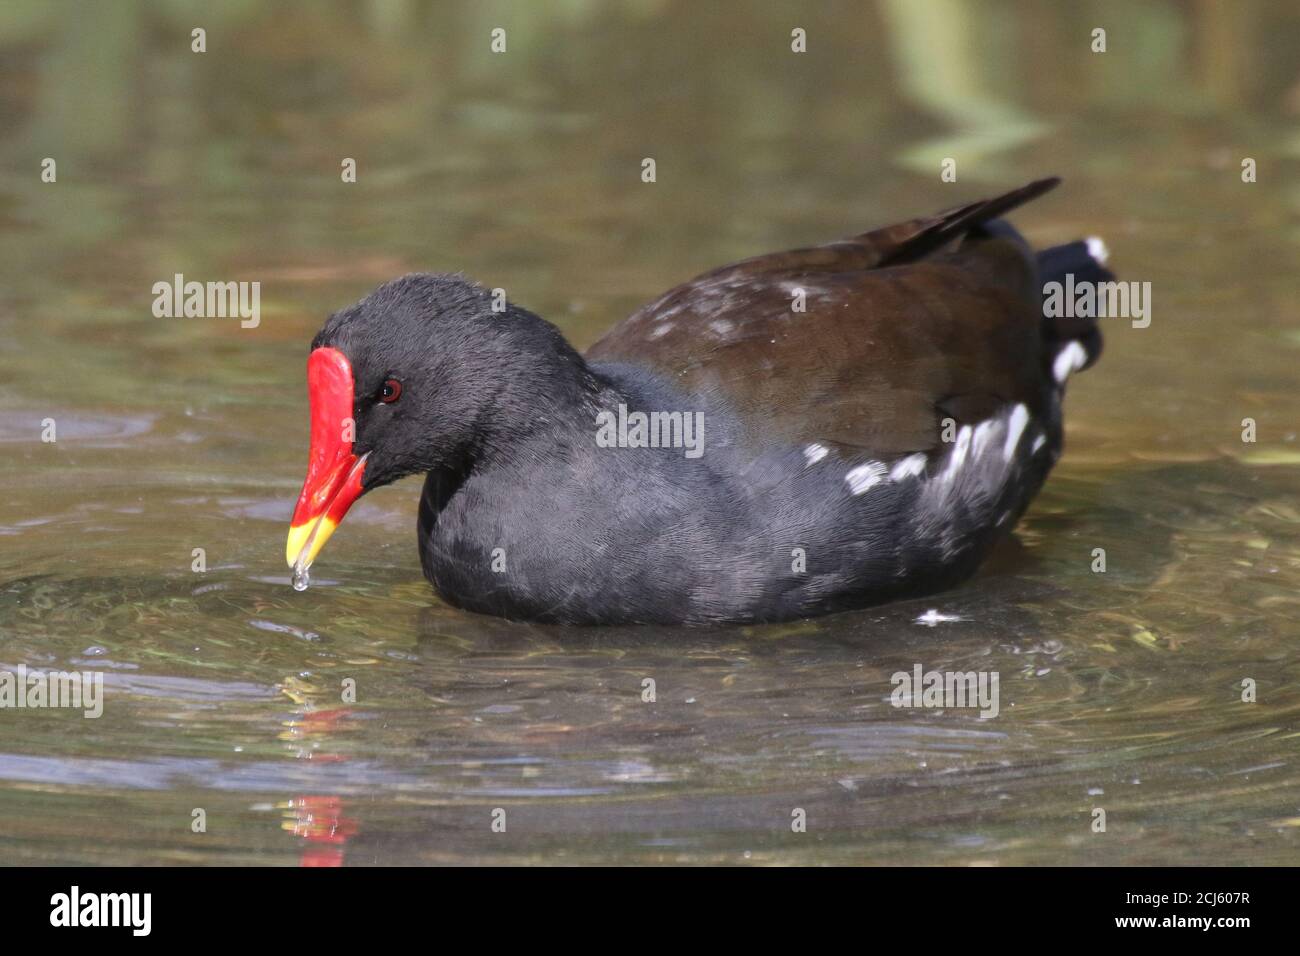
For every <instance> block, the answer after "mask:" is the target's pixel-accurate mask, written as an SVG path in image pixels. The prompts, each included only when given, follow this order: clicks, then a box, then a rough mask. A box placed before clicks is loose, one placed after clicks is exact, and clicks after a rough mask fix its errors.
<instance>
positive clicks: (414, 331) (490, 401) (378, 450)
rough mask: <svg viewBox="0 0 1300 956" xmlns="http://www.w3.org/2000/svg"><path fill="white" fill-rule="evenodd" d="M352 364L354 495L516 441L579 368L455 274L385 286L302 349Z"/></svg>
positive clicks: (533, 319)
mask: <svg viewBox="0 0 1300 956" xmlns="http://www.w3.org/2000/svg"><path fill="white" fill-rule="evenodd" d="M321 347H328V348H335V349H338V350H339V351H340V352H342V353H343V354H344V355H345V356H346V357H347V359H348V362H349V363H350V364H351V366H352V374H353V388H354V409H353V418H354V421H355V426H356V428H355V440H354V445H353V452H354V453H355V454H356V455H365V454H367V453H368V454H369V458H368V460H367V463H366V467H365V476H364V481H363V488H364V489H365V490H369V489H371V488H376V487H379V486H380V485H384V484H388V483H389V482H392V481H396V480H397V479H398V478H402V477H405V476H406V475H410V474H415V473H417V472H426V471H431V470H434V469H439V468H445V469H450V470H459V469H463V468H465V467H467V466H468V465H469V464H470V463H471V462H472V460H473V459H474V458H475V457H477V456H480V455H482V454H484V453H486V452H487V451H489V450H491V448H492V446H493V444H494V443H497V442H499V441H502V440H510V439H513V438H515V437H517V434H518V432H519V431H520V430H521V429H527V428H528V427H529V424H530V422H531V421H532V419H533V418H534V417H535V413H536V407H535V406H536V405H537V404H539V403H542V402H544V399H545V396H547V395H550V394H551V393H552V392H553V388H552V387H546V388H542V389H540V390H538V389H537V386H538V385H539V384H541V383H539V382H538V381H537V380H538V379H539V378H541V379H547V380H550V381H549V382H548V383H547V384H548V385H551V386H553V385H554V384H556V383H557V382H560V381H564V380H566V379H569V380H573V381H575V382H576V381H577V380H578V379H580V378H581V373H582V372H584V371H585V364H584V363H583V362H582V359H581V358H580V357H579V356H578V355H577V353H576V352H574V351H573V349H572V348H571V347H570V346H569V344H568V343H567V342H566V341H565V340H564V337H563V336H562V335H561V334H560V333H559V331H558V330H557V329H555V327H554V326H552V325H551V324H550V323H548V322H545V321H543V320H542V319H540V318H538V317H537V316H535V315H533V314H532V313H531V312H528V311H527V310H524V309H520V308H518V307H516V306H513V305H511V304H510V303H509V302H507V301H506V300H505V298H504V296H503V295H501V294H500V293H497V294H494V293H493V292H492V291H490V290H488V289H485V288H483V287H482V286H480V285H477V284H475V283H473V282H471V281H469V280H468V279H465V278H464V277H462V276H457V275H445V274H444V275H431V274H423V273H415V274H411V275H407V276H403V277H402V278H400V279H394V280H393V281H392V282H388V283H385V284H384V285H382V286H380V287H379V288H378V289H376V290H375V291H374V292H372V293H370V295H368V296H366V297H365V298H364V299H362V300H361V301H360V302H358V303H357V304H356V305H352V306H349V307H348V308H346V309H342V310H340V311H338V312H336V313H334V314H333V315H332V316H330V318H329V320H328V321H327V322H326V323H325V326H324V328H322V329H321V330H320V332H319V333H317V335H316V338H315V339H314V340H313V341H312V349H313V350H314V349H317V348H321Z"/></svg>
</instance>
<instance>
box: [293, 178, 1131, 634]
mask: <svg viewBox="0 0 1300 956" xmlns="http://www.w3.org/2000/svg"><path fill="white" fill-rule="evenodd" d="M1058 182H1059V180H1057V179H1044V180H1040V181H1037V182H1033V183H1030V184H1029V185H1027V186H1024V187H1022V188H1020V189H1016V190H1014V191H1012V192H1009V193H1007V194H1006V195H1003V196H999V197H997V198H995V199H988V200H984V201H982V202H976V203H971V204H970V205H965V206H961V207H959V208H957V209H953V210H951V211H949V212H945V213H941V214H939V215H937V216H933V217H930V218H923V219H913V220H910V221H907V222H903V223H899V224H897V225H894V226H889V227H886V228H883V229H877V230H875V231H873V232H867V233H864V234H862V235H860V236H855V237H853V238H851V239H844V240H841V241H839V242H832V243H829V244H827V245H822V246H815V247H812V248H807V249H796V250H791V251H787V252H778V253H774V254H771V255H764V256H758V257H756V258H753V259H747V260H745V261H743V262H739V263H736V264H734V265H729V266H724V267H723V268H721V269H715V270H714V271H712V272H708V273H706V274H704V275H702V276H700V277H698V278H696V279H692V280H691V281H689V282H687V283H685V284H683V285H679V286H677V287H676V288H674V289H671V290H670V291H668V292H666V293H665V294H664V295H662V296H660V297H659V298H658V299H656V300H655V301H654V302H651V303H650V304H649V305H646V306H644V307H642V308H641V309H639V310H638V311H637V312H635V313H634V314H633V315H632V316H630V317H629V318H627V319H626V320H625V321H623V322H621V323H620V324H618V325H617V326H615V327H614V328H613V329H611V330H610V331H609V332H608V333H607V334H606V335H605V336H604V337H603V338H601V339H600V340H599V341H598V342H597V343H596V344H595V345H593V346H592V347H591V348H590V349H588V350H587V353H586V355H585V356H584V355H580V354H579V353H578V352H577V351H576V350H574V349H573V347H572V346H570V345H569V343H568V342H566V341H565V339H564V336H563V335H561V334H560V332H559V331H558V330H557V329H556V328H555V326H553V325H551V324H550V323H549V322H546V321H544V320H543V319H541V318H539V317H538V316H536V315H534V314H533V313H531V312H529V311H527V310H526V309H522V308H519V307H518V306H515V305H512V304H510V303H508V302H506V301H505V300H504V296H502V295H500V294H499V293H494V292H492V291H489V290H488V289H485V288H482V287H480V286H478V285H476V284H474V283H473V282H471V281H469V280H467V279H465V278H464V277H462V276H459V275H408V276H403V277H402V278H399V279H395V280H393V281H392V282H389V283H387V284H385V285H383V286H380V287H379V288H378V289H376V290H375V291H374V292H372V293H371V294H370V295H368V296H367V297H366V298H364V299H362V300H361V301H360V302H358V303H357V304H356V305H353V306H350V307H348V308H346V309H343V310H342V311H340V312H337V313H335V314H334V315H332V316H330V318H329V320H328V321H327V322H326V323H325V326H324V328H322V329H321V331H320V332H319V333H318V334H317V336H316V338H315V339H314V340H313V341H312V346H311V347H312V351H311V354H310V357H309V358H308V361H307V380H308V390H309V395H310V401H311V453H310V461H309V464H308V468H307V479H306V483H305V484H304V485H303V489H302V495H301V497H300V498H299V499H298V503H297V507H296V509H295V511H294V515H293V521H292V527H291V529H290V532H289V541H288V548H287V558H288V562H289V564H290V566H291V567H293V568H294V583H295V586H296V587H299V589H301V588H303V587H305V586H306V571H307V568H308V567H309V566H310V565H311V563H312V561H313V560H315V558H316V556H317V554H318V553H319V552H320V549H321V547H322V546H323V545H324V544H325V541H326V539H328V538H329V536H330V535H331V534H332V533H333V531H334V529H335V527H336V526H337V525H338V522H339V521H340V520H341V519H342V517H343V515H344V513H346V512H347V510H348V508H349V507H350V506H351V504H352V503H353V502H354V501H355V500H356V499H357V498H358V497H359V496H360V495H362V494H364V493H365V492H366V491H369V490H370V489H372V488H377V487H379V486H381V485H386V484H388V483H390V482H393V481H396V480H397V479H399V478H402V477H404V476H406V475H413V474H416V473H424V474H425V475H426V477H425V481H424V492H423V495H422V497H421V499H420V513H419V526H418V530H419V549H420V560H421V563H422V564H423V567H424V574H425V576H426V577H427V578H428V579H429V581H430V582H432V584H433V586H434V587H435V588H436V589H437V590H438V592H439V593H440V594H441V595H442V596H443V597H444V598H445V599H446V600H447V601H449V602H450V603H452V604H454V605H457V606H459V607H461V608H466V609H469V610H473V611H478V612H482V613H487V614H496V615H501V616H504V617H509V618H521V619H529V620H535V621H542V622H556V623H565V624H613V623H638V622H641V623H652V622H653V623H680V624H722V623H738V622H758V621H776V620H781V619H787V618H796V617H804V616H810V615H815V614H824V613H827V612H830V611H837V610H842V609H847V608H854V607H861V606H864V605H868V604H872V603H877V602H881V601H885V600H888V599H892V598H899V597H904V596H916V595H921V594H925V593H928V592H933V591H937V590H939V589H942V588H947V587H950V586H952V585H954V584H956V583H957V582H960V581H961V580H962V579H964V578H966V577H967V576H968V575H970V574H971V573H972V572H973V571H974V570H975V568H976V567H977V566H978V565H979V563H980V561H981V559H982V558H983V557H984V556H985V555H986V554H987V553H988V551H989V549H990V548H991V546H992V545H993V544H994V543H995V542H996V541H997V540H998V538H999V537H1001V536H1002V535H1004V534H1006V533H1007V532H1008V531H1009V530H1010V529H1011V528H1012V527H1013V526H1014V525H1015V523H1016V519H1017V518H1018V517H1019V516H1020V514H1021V512H1023V511H1024V510H1025V508H1026V506H1027V505H1028V504H1029V501H1030V500H1031V499H1032V498H1033V496H1034V494H1035V493H1036V492H1037V491H1038V489H1039V487H1040V486H1041V485H1042V483H1043V480H1044V479H1045V478H1046V476H1047V473H1048V471H1049V470H1050V469H1051V467H1052V464H1053V463H1054V462H1055V461H1056V459H1057V458H1058V457H1059V455H1060V452H1061V440H1062V425H1061V399H1062V395H1063V393H1064V390H1065V384H1066V379H1067V378H1068V377H1069V375H1070V374H1071V373H1073V372H1076V371H1079V370H1081V369H1083V368H1087V367H1088V366H1089V365H1090V364H1092V362H1093V361H1094V360H1095V359H1096V358H1097V355H1098V353H1099V351H1100V348H1101V336H1100V334H1099V332H1098V329H1097V327H1096V324H1095V322H1094V321H1093V320H1091V319H1085V318H1074V317H1070V318H1047V317H1045V314H1046V312H1047V311H1048V310H1045V309H1044V307H1043V299H1044V283H1045V282H1048V281H1052V280H1054V279H1055V280H1064V277H1065V275H1066V274H1067V273H1072V274H1073V275H1074V278H1075V281H1076V285H1077V284H1078V283H1079V282H1085V281H1092V282H1097V281H1102V280H1106V279H1109V278H1111V276H1110V274H1109V273H1108V272H1107V271H1106V270H1105V269H1104V268H1103V262H1104V258H1105V257H1104V247H1103V246H1102V244H1101V242H1100V241H1099V240H1096V239H1090V240H1086V241H1079V242H1073V243H1069V244H1067V245H1063V246H1056V247H1054V248H1051V249H1047V250H1045V251H1043V252H1039V253H1037V254H1035V253H1034V252H1033V251H1031V250H1030V248H1029V246H1028V245H1027V244H1026V242H1025V241H1024V240H1023V239H1022V238H1021V237H1020V235H1019V234H1018V233H1017V232H1016V231H1015V230H1014V229H1013V228H1011V227H1010V226H1009V225H1007V224H1006V223H1005V222H1002V221H1001V220H999V219H998V217H999V216H1001V215H1003V214H1004V213H1006V212H1008V211H1009V210H1011V209H1014V208H1015V207H1017V206H1019V205H1021V204H1022V203H1024V202H1027V201H1028V200H1031V199H1033V198H1035V197H1037V196H1040V195H1042V194H1043V193H1045V192H1046V191H1047V190H1049V189H1051V188H1052V187H1053V186H1055V185H1056V184H1057V183H1058Z"/></svg>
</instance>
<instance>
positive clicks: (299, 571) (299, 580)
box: [293, 566, 311, 591]
mask: <svg viewBox="0 0 1300 956" xmlns="http://www.w3.org/2000/svg"><path fill="white" fill-rule="evenodd" d="M310 586H311V574H310V573H309V572H308V571H307V569H306V568H302V567H297V566H295V567H294V569H293V589H294V590H295V591H305V590H307V588H309V587H310Z"/></svg>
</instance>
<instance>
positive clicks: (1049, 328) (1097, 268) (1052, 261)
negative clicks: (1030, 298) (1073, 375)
mask: <svg viewBox="0 0 1300 956" xmlns="http://www.w3.org/2000/svg"><path fill="white" fill-rule="evenodd" d="M1106 256H1107V253H1106V247H1105V245H1104V244H1103V243H1102V241H1101V240H1100V239H1080V240H1079V241H1078V242H1067V243H1066V244H1065V245H1063V246H1053V247H1052V248H1050V249H1044V250H1043V251H1042V252H1040V253H1038V276H1039V281H1040V282H1041V283H1042V284H1043V287H1044V293H1043V298H1044V300H1046V299H1047V292H1046V287H1047V284H1048V283H1049V282H1059V283H1061V284H1062V285H1063V286H1064V285H1065V282H1066V276H1067V275H1073V276H1074V284H1075V285H1076V286H1077V285H1078V284H1079V283H1081V282H1094V283H1096V282H1110V281H1112V280H1113V279H1114V278H1115V275H1114V273H1112V272H1111V271H1110V270H1109V269H1107V268H1106ZM1044 314H1046V313H1044ZM1044 321H1045V323H1046V325H1045V330H1046V333H1047V336H1048V338H1049V340H1051V341H1052V342H1055V343H1059V344H1058V345H1057V346H1056V347H1055V348H1054V349H1053V353H1054V354H1055V353H1057V352H1059V350H1060V348H1062V347H1064V346H1065V345H1067V344H1068V343H1070V342H1078V343H1079V344H1080V345H1082V346H1083V350H1084V352H1085V353H1086V354H1087V360H1086V361H1085V362H1084V363H1083V364H1082V365H1080V366H1079V367H1078V368H1077V369H1076V370H1077V371H1082V370H1083V369H1085V368H1088V367H1089V366H1091V365H1092V364H1093V363H1094V362H1096V361H1097V359H1098V357H1099V356H1100V355H1101V329H1099V328H1098V327H1097V320H1096V319H1095V318H1091V317H1085V316H1052V317H1048V318H1046V319H1045V320H1044ZM1076 351H1077V350H1076Z"/></svg>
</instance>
